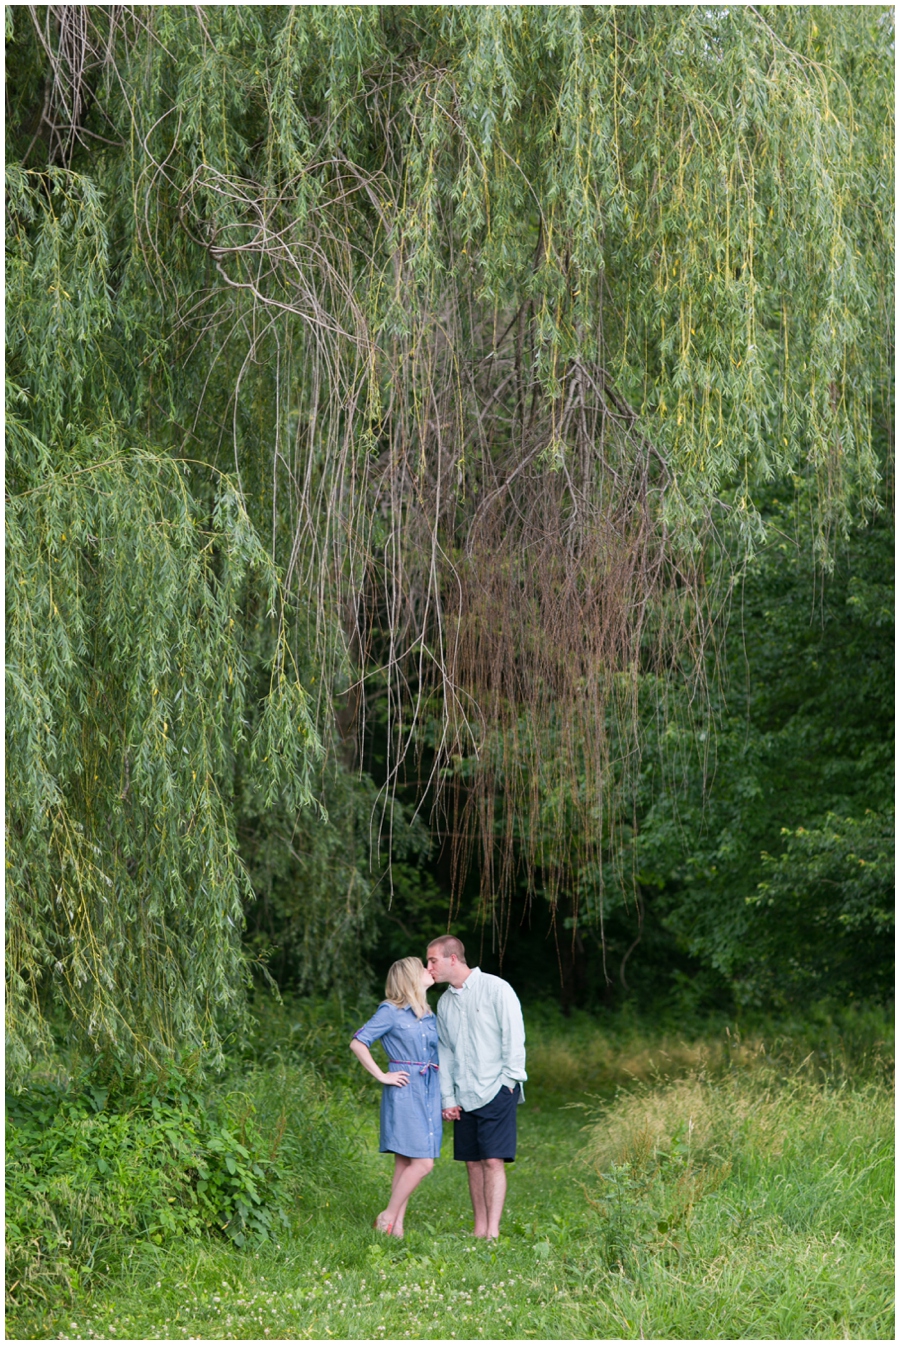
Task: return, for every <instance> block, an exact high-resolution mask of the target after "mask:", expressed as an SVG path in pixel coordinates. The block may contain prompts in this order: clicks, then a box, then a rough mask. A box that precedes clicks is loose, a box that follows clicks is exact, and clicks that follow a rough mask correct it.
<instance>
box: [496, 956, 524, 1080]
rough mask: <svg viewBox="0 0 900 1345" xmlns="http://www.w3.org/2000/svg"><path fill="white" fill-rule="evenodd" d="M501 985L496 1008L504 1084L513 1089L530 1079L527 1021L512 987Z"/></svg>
mask: <svg viewBox="0 0 900 1345" xmlns="http://www.w3.org/2000/svg"><path fill="white" fill-rule="evenodd" d="M500 985H501V987H502V989H501V990H500V993H499V996H498V1000H497V1006H496V1007H497V1021H498V1022H499V1024H500V1040H501V1046H500V1055H501V1060H502V1063H503V1082H504V1083H505V1084H506V1085H507V1086H508V1087H510V1088H512V1087H514V1086H515V1084H517V1083H524V1082H525V1080H526V1079H527V1078H528V1075H527V1074H526V1072H525V1021H524V1019H523V1018H522V1006H521V1004H520V1003H519V998H518V996H517V995H516V992H515V991H514V990H513V988H512V986H511V985H508V984H507V982H506V981H501V982H500Z"/></svg>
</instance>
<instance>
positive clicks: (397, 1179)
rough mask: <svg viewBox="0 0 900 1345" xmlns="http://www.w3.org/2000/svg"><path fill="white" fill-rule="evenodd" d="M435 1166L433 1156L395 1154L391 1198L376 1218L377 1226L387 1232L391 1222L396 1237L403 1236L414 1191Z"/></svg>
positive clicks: (392, 1231)
mask: <svg viewBox="0 0 900 1345" xmlns="http://www.w3.org/2000/svg"><path fill="white" fill-rule="evenodd" d="M433 1167H434V1159H433V1158H405V1157H404V1155H403V1154H395V1155H394V1179H393V1181H392V1182H391V1198H390V1201H389V1202H388V1207H387V1209H386V1210H383V1211H382V1212H381V1214H379V1216H378V1218H377V1219H376V1220H375V1226H376V1228H378V1227H379V1225H381V1228H380V1231H381V1232H383V1233H385V1232H387V1227H386V1225H388V1224H390V1226H391V1233H392V1234H393V1236H394V1237H395V1238H402V1237H403V1216H404V1215H405V1214H406V1206H407V1203H408V1201H409V1198H410V1196H411V1195H412V1193H413V1191H414V1190H415V1189H416V1187H417V1186H418V1185H419V1182H420V1181H421V1180H422V1178H423V1177H427V1176H428V1174H429V1172H430V1171H431V1169H432V1168H433Z"/></svg>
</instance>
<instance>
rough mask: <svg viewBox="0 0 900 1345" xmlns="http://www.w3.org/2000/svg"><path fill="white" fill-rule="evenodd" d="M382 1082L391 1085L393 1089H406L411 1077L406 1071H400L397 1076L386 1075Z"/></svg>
mask: <svg viewBox="0 0 900 1345" xmlns="http://www.w3.org/2000/svg"><path fill="white" fill-rule="evenodd" d="M381 1082H382V1083H389V1084H391V1086H392V1087H393V1088H405V1087H406V1085H407V1084H408V1083H409V1075H408V1074H407V1072H406V1070H405V1069H398V1070H397V1072H396V1074H385V1076H384V1078H383V1079H382V1080H381Z"/></svg>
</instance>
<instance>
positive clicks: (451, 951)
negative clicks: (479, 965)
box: [428, 934, 469, 967]
mask: <svg viewBox="0 0 900 1345" xmlns="http://www.w3.org/2000/svg"><path fill="white" fill-rule="evenodd" d="M432 948H440V950H441V955H442V956H443V957H454V956H456V957H457V958H458V959H459V961H460V962H461V963H462V964H463V966H464V967H467V966H468V965H469V964H468V962H467V961H466V950H465V948H464V947H463V945H462V943H461V941H460V940H459V939H458V938H457V937H456V935H455V934H440V935H438V937H437V938H436V939H432V940H431V942H430V943H429V945H428V952H431V950H432Z"/></svg>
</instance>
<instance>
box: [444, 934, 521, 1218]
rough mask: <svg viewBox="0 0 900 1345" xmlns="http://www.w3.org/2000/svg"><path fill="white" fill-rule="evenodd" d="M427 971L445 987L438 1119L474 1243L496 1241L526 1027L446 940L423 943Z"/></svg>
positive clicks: (506, 988)
mask: <svg viewBox="0 0 900 1345" xmlns="http://www.w3.org/2000/svg"><path fill="white" fill-rule="evenodd" d="M426 966H427V967H428V970H429V971H430V972H431V974H432V976H433V977H434V979H435V981H437V982H438V983H445V982H446V983H448V984H449V987H450V988H449V990H447V991H445V993H444V994H443V995H441V998H440V1000H439V1001H438V1008H437V1029H438V1058H439V1060H440V1064H441V1071H440V1073H441V1107H442V1111H441V1115H442V1116H443V1118H444V1120H445V1121H455V1122H456V1124H455V1126H454V1127H453V1157H454V1158H455V1159H457V1161H459V1162H462V1163H465V1165H466V1170H467V1172H468V1175H469V1195H470V1196H471V1198H472V1209H473V1211H474V1213H475V1228H474V1232H475V1236H476V1238H488V1239H490V1238H497V1237H499V1236H500V1216H501V1214H502V1213H503V1202H504V1200H505V1199H506V1167H505V1164H506V1163H512V1162H513V1161H514V1160H515V1156H516V1107H517V1106H518V1105H519V1103H520V1102H524V1100H525V1096H524V1093H523V1091H522V1084H523V1083H524V1082H525V1080H526V1079H527V1078H528V1075H527V1074H526V1073H525V1024H524V1023H523V1022H522V1009H521V1006H520V1004H519V1001H518V998H517V997H516V994H515V991H514V990H513V988H512V986H511V985H509V984H508V983H507V982H506V981H503V980H501V979H500V977H499V976H488V975H486V974H485V973H484V972H482V971H481V970H480V969H479V968H478V967H469V966H468V965H467V963H466V950H465V948H464V947H463V945H462V944H461V943H460V941H459V939H456V938H454V937H453V936H452V935H450V934H445V935H443V936H442V937H441V938H438V939H433V940H432V942H431V943H430V944H429V945H428V950H427V953H426Z"/></svg>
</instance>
